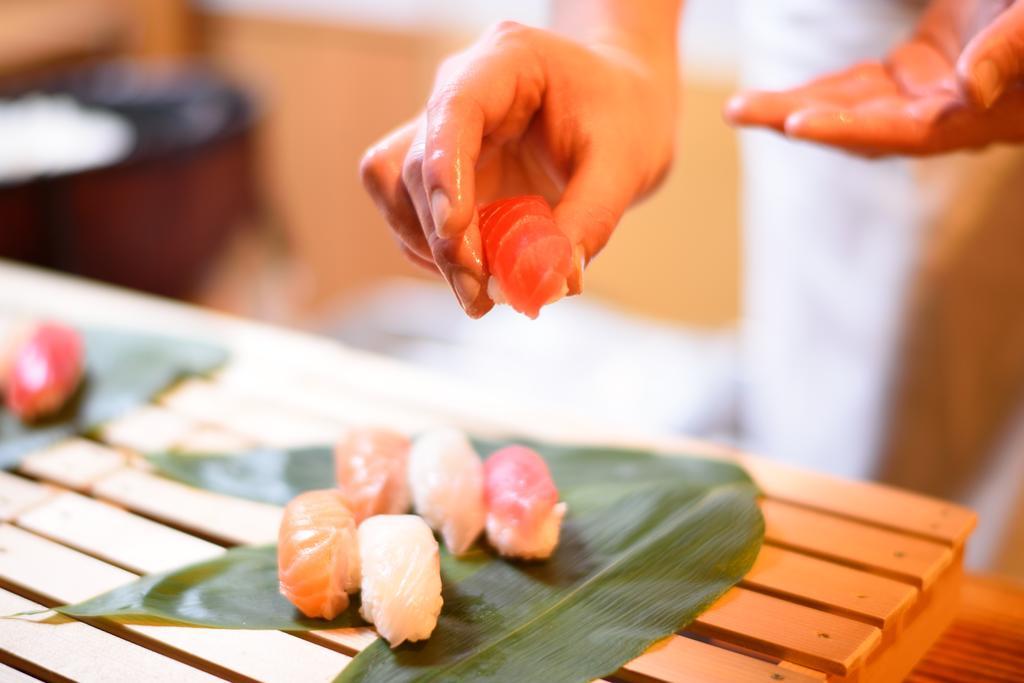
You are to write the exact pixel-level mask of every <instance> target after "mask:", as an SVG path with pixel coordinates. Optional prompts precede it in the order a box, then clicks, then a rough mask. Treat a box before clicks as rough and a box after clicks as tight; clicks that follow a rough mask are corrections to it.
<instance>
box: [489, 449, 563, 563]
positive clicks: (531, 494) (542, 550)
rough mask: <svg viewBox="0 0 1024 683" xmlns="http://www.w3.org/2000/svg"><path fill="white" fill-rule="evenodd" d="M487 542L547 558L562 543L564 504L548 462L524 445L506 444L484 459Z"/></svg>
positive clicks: (525, 556) (521, 554) (522, 555)
mask: <svg viewBox="0 0 1024 683" xmlns="http://www.w3.org/2000/svg"><path fill="white" fill-rule="evenodd" d="M484 495H485V498H486V501H487V540H488V542H489V543H490V544H491V545H492V546H494V548H495V550H497V551H498V552H499V553H501V554H502V555H505V556H506V557H518V558H522V559H544V558H547V557H550V556H551V553H553V552H554V550H555V546H557V545H558V536H559V531H560V530H561V527H562V518H563V517H564V516H565V511H566V505H565V503H559V502H558V489H556V488H555V482H554V481H552V479H551V472H550V471H549V470H548V466H547V463H545V462H544V459H543V458H541V457H540V455H538V454H537V452H536V451H534V450H532V449H530V448H526V447H525V446H506V447H505V448H502V449H500V450H498V451H496V452H495V453H494V454H493V455H491V457H489V458H488V459H487V461H486V462H485V463H484Z"/></svg>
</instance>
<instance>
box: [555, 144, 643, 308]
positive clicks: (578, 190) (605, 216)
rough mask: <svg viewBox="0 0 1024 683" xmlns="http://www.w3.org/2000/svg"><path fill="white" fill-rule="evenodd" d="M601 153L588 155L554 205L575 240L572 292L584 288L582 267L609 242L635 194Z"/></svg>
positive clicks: (561, 224)
mask: <svg viewBox="0 0 1024 683" xmlns="http://www.w3.org/2000/svg"><path fill="white" fill-rule="evenodd" d="M614 167H615V164H614V162H612V161H611V160H603V159H602V158H601V157H600V156H599V155H594V156H591V157H590V158H588V159H586V160H585V161H584V162H583V163H582V164H581V165H580V168H579V170H577V171H576V173H575V174H574V175H573V177H572V179H571V180H570V181H569V184H568V185H567V186H566V188H565V192H564V193H563V195H562V199H561V201H560V202H559V203H558V205H557V206H556V207H555V210H554V214H555V223H556V224H557V225H558V227H559V228H560V229H561V230H562V232H564V233H565V234H566V235H567V236H568V237H569V240H570V241H571V242H572V244H573V266H574V270H573V273H572V275H571V277H570V279H569V294H579V293H580V292H582V291H583V269H584V268H585V267H586V265H587V264H588V263H589V262H590V261H591V259H593V258H594V257H595V256H597V254H598V253H599V252H600V251H601V250H602V249H603V248H604V245H605V244H607V242H608V239H609V238H610V237H611V235H612V233H613V232H614V231H615V227H616V226H617V225H618V224H619V219H621V218H622V214H623V212H624V211H625V210H626V208H627V207H628V206H629V202H630V199H631V198H632V197H633V194H634V193H633V192H632V188H630V187H629V186H628V185H627V184H626V183H623V182H621V179H620V178H619V177H618V176H617V175H616V174H615V173H613V172H610V169H613V168H614Z"/></svg>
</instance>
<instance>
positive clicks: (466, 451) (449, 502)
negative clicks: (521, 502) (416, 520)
mask: <svg viewBox="0 0 1024 683" xmlns="http://www.w3.org/2000/svg"><path fill="white" fill-rule="evenodd" d="M409 488H410V489H411V491H412V500H413V507H414V508H415V510H416V514H418V515H420V516H421V517H423V519H425V520H426V522H427V524H429V525H430V527H431V528H432V529H434V530H435V531H438V532H440V534H441V537H442V538H444V544H445V546H447V548H448V550H450V551H451V552H452V553H453V554H455V555H461V554H463V553H465V552H466V550H468V549H469V547H470V546H471V545H473V541H475V540H476V539H477V537H478V536H479V535H480V532H482V531H483V530H484V517H485V516H486V511H485V509H484V467H483V463H482V462H481V461H480V456H479V455H477V452H476V451H475V450H474V449H473V446H472V445H471V444H470V443H469V439H467V438H466V435H465V434H463V433H462V432H460V431H458V430H456V429H447V428H445V429H437V430H434V431H430V432H427V433H425V434H423V435H422V436H420V437H419V438H418V439H416V441H415V442H414V443H413V445H412V450H411V451H410V452H409Z"/></svg>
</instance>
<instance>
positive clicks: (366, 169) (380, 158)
mask: <svg viewBox="0 0 1024 683" xmlns="http://www.w3.org/2000/svg"><path fill="white" fill-rule="evenodd" d="M384 157H385V155H384V153H383V151H382V150H381V149H380V148H379V147H371V148H370V149H368V150H367V151H366V152H365V153H364V154H363V157H362V159H360V160H359V177H360V179H361V180H362V181H363V186H364V187H366V189H368V190H371V191H372V190H373V189H375V188H377V187H380V184H381V181H382V180H383V178H384V174H385V169H386V168H387V162H386V160H385V158H384Z"/></svg>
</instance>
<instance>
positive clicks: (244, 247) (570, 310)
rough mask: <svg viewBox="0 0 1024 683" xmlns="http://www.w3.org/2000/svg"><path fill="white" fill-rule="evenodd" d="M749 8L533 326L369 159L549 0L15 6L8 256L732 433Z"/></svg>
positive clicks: (49, 0)
mask: <svg viewBox="0 0 1024 683" xmlns="http://www.w3.org/2000/svg"><path fill="white" fill-rule="evenodd" d="M735 4H736V2H735V0H690V1H689V2H688V3H687V10H686V11H687V14H688V17H687V21H686V22H685V29H684V30H685V35H684V36H683V41H682V42H683V45H684V46H685V47H684V53H683V55H681V59H682V60H683V61H684V62H685V63H686V76H687V78H686V80H685V84H684V86H683V93H682V98H683V107H682V109H681V112H680V114H679V116H680V126H679V131H680V135H679V139H678V143H677V144H678V146H679V150H678V153H677V156H676V162H675V166H674V167H673V170H672V173H671V175H670V176H669V177H668V179H667V180H666V182H665V183H664V184H663V185H662V187H661V188H660V189H659V191H658V192H657V193H656V194H655V195H653V196H652V197H650V198H649V199H648V200H646V201H645V202H644V203H643V204H641V205H640V206H637V207H635V208H634V209H633V210H631V211H630V212H629V213H628V214H627V215H626V217H625V219H624V221H623V223H622V225H621V226H620V228H619V230H618V231H617V232H616V235H615V237H614V239H613V240H612V243H611V246H610V248H609V249H606V250H605V251H604V252H603V253H602V254H601V256H600V258H598V259H597V260H596V261H595V262H594V263H593V265H592V266H591V267H590V268H589V269H588V271H587V282H586V296H584V297H579V298H576V299H573V300H571V301H563V302H559V303H558V304H557V305H555V306H552V307H550V308H548V309H545V311H544V313H543V314H542V316H541V317H540V319H539V320H538V321H537V322H534V323H527V322H526V321H525V320H524V319H523V318H521V317H519V316H517V315H515V314H513V313H510V312H509V311H508V310H495V311H494V312H492V313H491V314H489V315H488V316H486V318H484V319H483V320H481V321H470V320H469V319H467V318H466V317H465V316H464V315H463V314H462V312H461V310H460V309H459V308H458V306H457V304H456V303H455V300H454V297H452V295H451V294H450V292H448V290H447V289H446V288H445V287H443V286H441V285H439V284H438V283H437V282H436V281H435V280H433V279H431V278H430V277H429V275H426V274H424V273H423V271H420V270H418V269H416V268H414V267H412V266H410V265H408V264H407V263H406V262H405V261H404V260H403V258H402V257H401V256H400V254H399V252H398V251H397V249H396V248H395V245H394V243H393V242H392V238H391V236H390V233H389V231H388V230H387V228H386V226H385V225H384V223H383V221H382V219H381V218H380V216H379V214H378V213H377V211H376V210H375V208H374V207H373V205H372V204H371V202H370V200H369V199H368V197H367V195H366V194H365V193H364V191H363V189H362V187H361V184H360V182H359V179H358V175H357V167H358V162H359V159H360V157H361V156H362V154H363V152H364V150H365V149H366V148H367V146H369V145H370V144H371V143H372V142H373V141H375V140H376V139H377V138H379V137H380V136H381V135H382V134H384V133H385V132H387V131H388V130H390V129H391V128H393V127H395V126H397V125H398V124H400V123H401V122H403V121H405V120H407V119H409V118H410V117H412V116H413V115H414V114H415V113H416V112H417V111H418V109H419V108H420V107H421V106H422V103H423V102H424V100H425V98H426V96H427V94H428V92H429V89H430V85H431V82H432V79H433V75H434V70H435V68H436V66H437V64H438V62H439V61H440V60H441V58H442V57H443V56H445V55H446V54H448V53H450V52H452V51H453V50H457V49H459V48H461V47H463V46H464V45H466V44H468V43H469V42H471V41H472V40H473V39H474V38H475V36H476V35H478V34H479V33H480V32H481V31H482V30H483V29H484V28H485V27H487V26H488V25H489V24H491V23H493V22H496V21H498V20H500V19H515V20H518V21H521V22H524V23H528V24H532V25H537V26H543V25H545V24H546V23H547V5H548V3H547V1H546V0H515V1H513V0H492V1H490V2H486V3H481V2H459V1H457V0H419V1H417V0H203V1H199V2H188V1H186V0H0V258H9V259H17V260H21V261H25V262H29V263H34V264H38V265H42V266H45V267H49V268H55V269H59V270H63V271H66V272H71V273H76V274H79V275H83V276H86V277H90V278H94V279H98V280H103V281H107V282H111V283H115V284H119V285H123V286H127V287H132V288H135V289H139V290H142V291H148V292H152V293H156V294H160V295H165V296H171V297H175V298H179V299H182V300H186V301H191V302H194V303H198V304H201V305H204V306H210V307H214V308H217V309H220V310H223V311H227V312H230V313H235V314H239V315H243V316H247V317H254V318H258V319H263V320H267V321H270V322H273V323H277V324H284V325H288V326H293V327H298V328H302V329H307V330H310V331H314V332H317V333H322V334H329V335H332V336H334V337H336V338H338V339H340V340H342V341H344V342H346V343H349V344H353V345H356V346H360V347H363V348H367V349H371V350H374V351H378V352H383V353H386V354H389V355H392V356H396V357H399V358H403V359H406V360H409V361H412V362H415V363H418V364H420V365H425V366H428V367H431V368H435V369H439V370H442V371H444V372H447V373H452V374H457V375H461V376H465V377H470V378H473V379H477V380H480V381H483V382H486V383H488V386H490V387H492V388H493V389H494V390H495V391H499V392H502V393H504V394H505V395H507V396H508V397H509V398H510V399H512V400H519V401H529V402H531V403H532V404H534V405H539V406H544V405H550V406H551V407H552V408H553V409H557V410H558V411H561V412H564V411H566V410H575V411H577V412H579V413H582V414H585V415H586V416H587V417H589V418H592V419H596V420H601V421H602V422H604V423H607V424H612V425H616V426H622V427H624V428H627V429H631V430H635V431H644V432H648V433H655V434H658V433H686V434H690V435H695V436H703V437H710V438H714V439H717V440H724V441H730V440H733V439H734V437H735V435H736V395H737V392H738V391H739V390H740V388H741V387H740V384H741V383H740V381H739V373H738V369H737V368H738V364H739V363H738V342H737V327H738V320H739V317H740V292H741V282H740V272H741V266H742V263H741V253H742V250H741V240H740V226H739V218H740V217H739V204H740V201H739V175H740V174H739V166H738V158H737V140H736V135H735V133H734V132H733V131H732V129H730V128H729V127H728V126H725V125H723V124H722V119H721V113H720V112H721V109H722V106H723V104H724V102H725V100H726V98H727V97H728V96H729V95H730V94H731V93H732V92H733V91H734V90H735V88H736V85H737V81H738V56H737V54H736V51H735V47H736V44H737V33H736V31H737V29H736V25H737V21H736V17H735V11H736V7H735ZM1022 234H1024V233H1022ZM961 242H964V240H961ZM655 244H656V245H658V246H657V248H656V249H655V248H651V245H655ZM1004 244H1005V243H1004ZM984 262H985V263H989V262H990V261H984ZM961 298H963V297H961ZM968 298H969V297H968ZM1004 303H1005V304H1006V305H1011V304H1012V303H1013V302H1012V301H1010V297H1004ZM963 304H964V305H966V306H969V305H970V301H969V300H966V299H965V300H964V301H963ZM935 310H936V311H939V313H941V312H942V310H944V309H941V307H940V308H936V309H935ZM936 315H937V316H938V317H941V316H940V315H939V314H936ZM964 339H965V341H964V343H965V344H967V345H968V346H969V345H970V335H969V334H968V335H967V336H965V337H964ZM950 348H952V347H950ZM925 357H926V358H931V356H927V354H925ZM936 358H939V359H940V360H941V361H943V362H945V361H946V360H947V359H946V358H944V357H941V356H936ZM496 359H497V360H496ZM936 362H938V361H936ZM915 367H916V366H915ZM930 367H931V366H929V365H927V362H923V364H922V365H921V366H920V368H919V371H920V372H923V373H927V372H930ZM921 368H923V369H921ZM952 374H953V375H955V372H954V373H952ZM960 380H964V377H963V376H961V377H960V379H958V380H957V381H960ZM964 381H966V382H967V385H965V386H966V388H967V389H971V388H972V386H973V385H970V378H967V379H966V380H964ZM951 386H953V385H951ZM979 386H980V385H979ZM1007 386H1008V388H1007V392H1010V391H1011V389H1012V387H1011V386H1010V385H1007ZM954 388H957V389H958V390H959V389H960V388H963V387H958V386H954ZM958 395H959V394H958ZM1006 395H1007V396H1008V395H1009V393H1007V394H1006ZM964 396H965V397H966V398H965V399H964V404H965V405H967V404H968V403H969V408H968V410H967V411H966V412H965V413H964V414H965V415H966V418H965V420H964V421H962V422H960V423H957V424H959V427H957V428H960V427H962V429H963V432H964V433H969V434H974V433H975V432H978V431H979V428H978V425H982V426H983V427H984V428H986V429H988V428H990V427H991V425H990V424H988V423H985V424H984V425H983V424H982V423H983V419H982V417H977V419H975V416H974V413H972V412H971V411H972V410H973V409H974V408H973V407H974V406H980V407H979V408H978V412H977V415H988V414H990V413H991V411H987V412H986V411H985V410H982V408H985V407H986V405H987V404H986V401H987V400H991V401H995V400H996V399H988V398H987V397H985V396H980V395H971V393H970V391H966V392H964ZM998 398H999V401H1001V403H1000V405H1003V404H1007V399H1006V397H1005V396H1000V397H998ZM935 405H936V410H939V411H940V412H941V410H944V409H945V405H946V404H945V403H942V402H941V401H940V402H938V403H936V404H935ZM1007 405H1008V404H1007ZM1004 412H1005V411H1004ZM920 416H923V417H921V419H922V420H932V419H934V418H935V415H934V414H932V413H929V412H927V411H926V410H924V409H922V412H921V414H920ZM920 416H919V417H920ZM984 419H988V418H987V417H985V418H984ZM1016 422H1017V423H1019V424H1022V425H1024V420H1017V421H1016ZM972 430H973V431H972ZM990 431H991V430H990ZM1000 433H1001V434H1004V437H1003V438H1001V439H1000V441H999V444H997V445H996V447H995V450H997V451H998V453H996V454H995V455H993V456H992V458H990V460H991V461H992V462H994V463H998V464H997V465H992V466H991V467H990V468H989V469H988V470H986V472H983V474H982V475H981V476H982V478H984V477H985V476H987V477H990V478H991V477H995V478H1001V477H1007V476H1010V477H1017V478H1018V479H1024V458H1021V457H1019V454H1020V453H1024V447H1022V444H1024V427H1011V428H1010V429H1004V430H1000ZM962 445H963V448H964V449H970V448H974V447H975V446H976V441H971V440H970V439H968V440H966V441H963V442H962ZM917 447H919V448H920V449H927V448H930V447H931V445H930V443H929V442H928V440H927V439H925V440H924V441H923V442H921V443H920V444H917ZM829 465H830V463H829V459H828V458H827V457H823V459H822V464H821V466H822V468H827V467H828V466H829ZM924 479H925V477H922V478H921V481H922V482H923V481H924ZM901 483H902V484H903V485H906V482H901ZM921 488H925V489H926V490H927V487H926V486H925V485H924V484H923V483H922V485H921ZM983 488H984V487H982V486H981V484H979V488H977V490H983ZM972 490H974V489H971V488H970V487H965V488H964V489H963V490H962V491H960V492H958V494H957V495H958V497H960V498H961V499H963V500H965V501H966V502H968V503H970V504H972V505H974V506H975V507H979V508H982V509H981V512H982V518H983V519H988V518H989V517H991V518H992V519H995V520H997V521H998V522H999V523H998V524H997V525H995V526H992V527H988V526H985V527H983V528H982V529H981V530H979V533H978V536H977V538H978V542H977V543H976V544H975V547H976V548H980V549H981V550H977V551H976V553H975V557H974V558H972V559H971V561H972V562H974V564H975V566H983V567H997V568H1000V569H1002V570H1004V571H1007V572H1012V573H1018V574H1019V575H1021V576H1024V540H1022V538H1021V536H1022V534H1024V522H1022V519H1024V502H1022V500H1021V499H1019V498H1018V499H1013V498H1008V499H999V500H996V499H991V498H986V499H984V500H979V499H977V496H975V497H973V498H972ZM930 492H933V493H935V492H936V491H930ZM990 513H991V514H990ZM1007 520H1009V521H1007ZM969 559H970V558H969Z"/></svg>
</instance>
